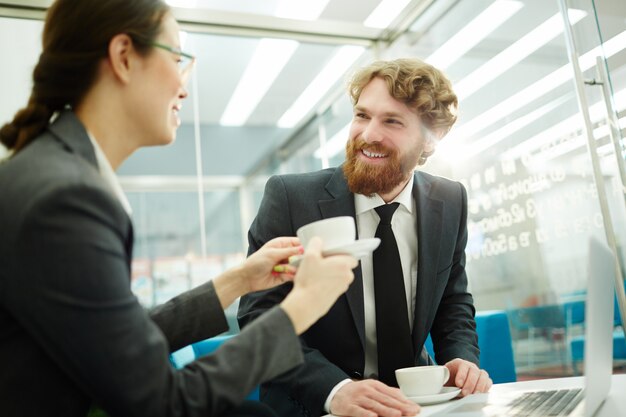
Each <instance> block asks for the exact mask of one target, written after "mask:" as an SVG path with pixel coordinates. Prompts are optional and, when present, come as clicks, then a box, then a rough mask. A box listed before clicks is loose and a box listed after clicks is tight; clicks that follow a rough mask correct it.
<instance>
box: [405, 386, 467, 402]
mask: <svg viewBox="0 0 626 417" xmlns="http://www.w3.org/2000/svg"><path fill="white" fill-rule="evenodd" d="M460 392H461V388H458V387H443V388H442V389H441V392H439V393H438V394H430V395H420V396H417V397H409V400H411V401H413V402H415V403H418V404H419V405H430V404H437V403H442V402H444V401H448V400H451V399H453V398H454V397H456V396H457V395H459V393H460Z"/></svg>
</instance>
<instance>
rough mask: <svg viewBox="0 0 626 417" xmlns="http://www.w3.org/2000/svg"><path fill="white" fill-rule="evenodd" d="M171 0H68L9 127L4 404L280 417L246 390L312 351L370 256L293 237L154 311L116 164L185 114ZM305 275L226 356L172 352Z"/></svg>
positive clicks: (48, 409) (155, 141)
mask: <svg viewBox="0 0 626 417" xmlns="http://www.w3.org/2000/svg"><path fill="white" fill-rule="evenodd" d="M178 31H179V28H178V25H177V23H176V21H175V20H174V18H173V16H172V14H171V12H170V10H169V9H168V7H167V6H166V5H165V4H164V3H163V2H162V1H159V0H107V1H102V0H81V1H72V0H58V1H56V2H55V3H54V4H53V5H52V6H51V8H50V9H49V11H48V15H47V18H46V22H45V27H44V33H43V51H42V53H41V55H40V57H39V61H38V63H37V65H36V67H35V69H34V73H33V87H32V92H31V96H30V99H29V101H28V104H27V106H26V107H25V108H23V109H22V110H20V111H19V112H18V113H17V114H16V115H15V117H14V119H13V120H12V121H10V122H9V123H7V124H5V125H4V126H3V127H2V129H1V130H0V140H1V141H2V143H3V144H4V145H5V146H6V147H7V148H9V149H10V150H11V151H12V155H11V157H10V159H8V160H7V161H4V162H2V163H0V196H1V197H0V329H2V331H1V332H0V357H1V358H3V360H4V364H3V365H2V370H1V371H0V415H3V416H37V417H43V416H64V417H73V416H81V417H82V416H85V415H87V414H88V413H89V410H90V409H91V410H92V411H93V410H97V412H100V410H104V412H106V413H108V414H109V415H110V416H124V417H130V416H143V417H147V416H150V417H156V416H225V415H228V416H270V415H273V412H271V410H269V409H266V408H265V406H264V405H262V404H261V403H258V402H249V403H244V398H245V396H246V395H247V394H248V393H249V392H250V391H251V390H252V389H253V387H255V386H256V385H257V384H259V383H260V382H261V381H264V380H267V379H270V378H273V377H275V376H277V375H279V374H281V373H283V372H285V371H287V370H288V369H290V368H292V367H294V366H297V365H299V364H300V363H302V354H301V348H300V343H299V341H298V337H297V335H298V334H300V333H302V332H303V331H304V330H305V329H307V328H308V327H310V326H311V325H312V324H313V323H314V322H315V321H316V320H317V319H318V318H319V317H321V316H322V315H323V314H324V313H325V312H326V311H327V310H328V309H329V308H330V307H331V306H332V305H333V303H334V301H335V300H336V299H337V297H339V296H340V294H342V293H343V292H344V291H345V290H346V289H347V287H348V285H349V284H350V282H351V281H352V279H353V275H352V268H354V267H355V266H356V260H355V259H354V258H352V257H349V256H335V257H330V258H322V257H321V255H320V246H321V242H320V241H319V240H315V241H314V242H313V243H312V244H311V246H310V247H309V248H307V254H306V256H305V257H304V261H303V262H302V263H301V264H300V267H299V269H298V271H297V272H295V270H293V269H292V268H291V267H289V266H288V265H287V264H286V263H285V260H286V259H288V258H289V256H292V255H294V254H296V253H299V252H301V250H302V249H301V247H300V246H299V242H298V241H297V239H295V238H278V239H275V240H273V241H271V242H269V243H268V244H267V245H265V246H264V247H263V249H262V250H260V251H259V252H257V253H255V254H254V255H252V256H251V257H249V258H248V259H247V260H246V261H245V262H244V263H243V264H242V265H241V266H239V267H236V268H233V269H231V270H229V271H227V272H225V273H224V274H222V275H220V276H218V277H216V278H215V279H214V280H213V281H211V282H209V283H207V284H205V285H203V286H200V287H198V288H196V289H194V290H191V291H189V292H187V293H184V294H182V295H180V296H178V297H176V298H174V299H173V300H171V301H169V302H168V303H166V304H164V305H162V306H160V307H157V308H156V309H154V310H152V311H150V312H146V311H144V309H143V308H142V307H141V306H140V305H139V303H138V302H137V299H136V298H135V296H134V295H133V294H132V293H131V291H130V284H129V282H130V273H129V270H130V261H131V257H132V253H131V250H132V246H133V228H132V224H131V220H130V217H129V213H130V211H129V210H130V208H129V204H128V202H127V200H126V198H125V197H124V194H123V192H122V190H121V188H120V185H119V183H118V182H117V179H116V177H115V174H114V170H115V169H116V168H117V167H118V166H119V165H120V164H121V163H122V162H123V161H124V160H125V159H126V158H127V157H128V156H129V155H130V154H131V153H133V152H134V151H135V150H136V149H138V148H140V147H143V146H150V145H159V144H168V143H170V142H172V141H173V140H174V137H175V135H176V129H177V128H178V126H179V125H180V119H179V116H178V112H179V110H180V108H181V102H182V101H183V99H184V98H185V97H186V96H187V92H186V90H185V82H186V78H187V76H188V74H189V68H190V67H189V66H182V67H181V66H180V62H181V61H182V60H183V59H185V58H191V57H190V56H189V55H188V54H185V53H183V52H181V51H180V49H179V42H180V41H179V37H178ZM284 280H293V290H292V292H291V294H290V296H289V297H287V299H285V301H284V302H283V303H282V304H281V305H280V306H278V307H277V308H275V309H273V310H271V311H269V312H268V313H267V314H266V315H264V316H263V317H262V318H261V319H259V320H257V321H255V323H254V324H253V325H251V326H249V327H248V328H246V329H245V330H244V331H243V332H242V333H241V334H240V335H238V336H237V337H235V338H233V339H231V340H230V341H229V342H227V343H225V344H224V346H223V347H222V349H220V350H219V351H218V352H216V353H215V354H214V355H212V356H208V357H203V358H201V359H198V360H197V361H195V362H193V363H191V364H190V365H188V366H187V367H185V368H184V369H182V370H178V371H177V370H174V369H173V367H172V366H171V365H170V363H169V361H168V354H169V353H170V352H172V351H174V350H177V349H179V348H181V347H183V346H186V345H188V344H190V343H193V342H196V341H199V340H202V339H206V338H208V337H211V336H213V335H216V334H218V333H221V332H224V331H225V330H227V324H226V320H225V316H224V313H223V309H224V308H225V307H226V306H227V305H229V304H230V303H231V302H233V301H234V300H235V299H236V298H237V297H239V296H241V295H243V294H245V293H247V292H250V291H257V290H263V289H266V288H269V287H271V286H274V285H277V284H279V283H281V282H284Z"/></svg>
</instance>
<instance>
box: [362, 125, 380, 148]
mask: <svg viewBox="0 0 626 417" xmlns="http://www.w3.org/2000/svg"><path fill="white" fill-rule="evenodd" d="M361 137H362V138H363V140H364V141H365V142H367V143H375V142H380V141H382V140H383V134H382V129H381V126H380V124H379V123H378V122H376V121H375V120H370V121H369V123H368V124H367V126H366V127H365V129H363V133H362V134H361Z"/></svg>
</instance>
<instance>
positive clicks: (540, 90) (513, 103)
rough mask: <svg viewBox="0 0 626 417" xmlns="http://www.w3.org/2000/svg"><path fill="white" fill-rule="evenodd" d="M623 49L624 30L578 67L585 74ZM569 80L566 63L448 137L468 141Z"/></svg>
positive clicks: (568, 70) (569, 75) (570, 74)
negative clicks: (604, 59) (602, 59)
mask: <svg viewBox="0 0 626 417" xmlns="http://www.w3.org/2000/svg"><path fill="white" fill-rule="evenodd" d="M624 48H626V31H624V32H622V33H620V34H618V35H616V36H614V37H613V38H611V39H609V40H608V41H606V42H605V43H604V46H603V47H602V46H598V47H596V48H594V49H592V50H591V51H589V52H587V53H586V54H584V55H583V56H582V57H581V58H580V61H579V62H580V68H581V70H582V71H586V70H588V69H590V68H592V67H593V66H594V65H595V59H596V56H604V57H605V58H610V57H611V56H613V55H615V54H616V53H618V52H620V51H622V50H623V49H624ZM571 79H572V71H571V68H570V64H565V65H563V66H562V67H561V68H559V69H557V70H555V71H553V72H552V73H550V74H548V75H546V76H545V77H543V78H542V79H540V80H538V81H536V82H535V83H533V84H531V85H529V86H528V87H526V88H524V89H523V90H521V91H519V92H518V93H516V94H514V95H513V96H511V97H509V98H508V99H506V100H504V101H502V102H500V103H498V104H497V105H495V106H493V107H492V108H491V109H489V110H487V111H486V112H484V113H482V114H481V115H480V116H477V117H476V118H474V119H472V120H470V121H469V122H467V123H464V124H463V125H461V126H459V128H458V129H454V130H453V131H452V132H450V135H449V136H450V138H459V139H461V140H470V139H471V138H472V137H473V136H474V135H475V134H476V133H478V132H480V131H481V130H483V129H485V128H487V127H489V126H491V125H492V124H493V123H495V122H497V121H498V120H500V119H502V118H504V117H506V116H508V115H510V114H511V113H513V112H514V111H516V110H519V109H520V108H522V107H524V106H525V105H527V104H528V103H530V102H532V101H533V100H536V99H538V98H539V97H541V96H543V95H544V94H546V93H548V92H550V91H552V90H554V89H555V88H557V87H559V86H561V85H562V84H565V83H566V82H568V81H569V80H571Z"/></svg>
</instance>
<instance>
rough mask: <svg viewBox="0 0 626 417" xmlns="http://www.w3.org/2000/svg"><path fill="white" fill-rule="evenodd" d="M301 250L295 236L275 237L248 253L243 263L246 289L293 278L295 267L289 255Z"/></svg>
mask: <svg viewBox="0 0 626 417" xmlns="http://www.w3.org/2000/svg"><path fill="white" fill-rule="evenodd" d="M302 252H303V249H302V246H301V245H300V240H299V239H298V238H297V237H277V238H274V239H272V240H270V241H269V242H267V243H266V244H265V245H263V246H262V247H261V249H259V250H258V251H256V252H255V253H253V254H252V255H250V256H249V257H248V258H247V259H246V260H245V262H244V264H243V270H242V272H243V274H244V277H245V282H246V283H247V291H246V293H248V292H251V291H260V290H265V289H268V288H272V287H275V286H276V285H279V284H282V283H284V282H286V281H291V280H293V277H294V276H295V274H296V270H297V268H295V267H293V266H291V265H289V257H290V256H293V255H298V254H301V253H302Z"/></svg>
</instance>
